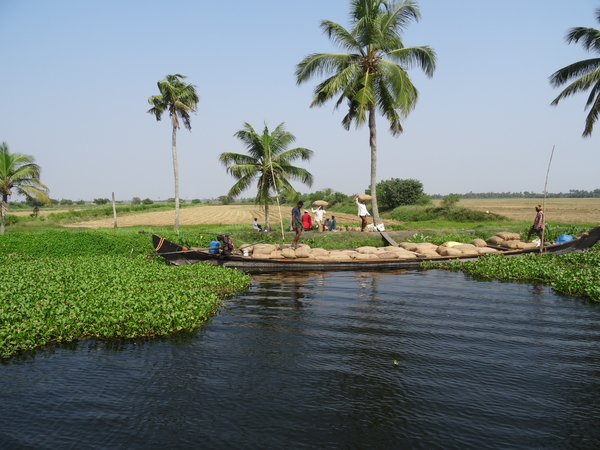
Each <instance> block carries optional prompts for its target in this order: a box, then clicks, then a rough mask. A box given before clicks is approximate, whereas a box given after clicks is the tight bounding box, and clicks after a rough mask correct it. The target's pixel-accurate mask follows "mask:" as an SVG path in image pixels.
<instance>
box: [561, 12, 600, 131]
mask: <svg viewBox="0 0 600 450" xmlns="http://www.w3.org/2000/svg"><path fill="white" fill-rule="evenodd" d="M596 20H597V21H598V22H600V8H598V9H596ZM565 40H566V41H567V43H568V44H570V43H571V42H575V43H578V42H579V41H580V40H581V44H582V45H583V48H585V49H586V50H587V51H591V52H593V53H596V54H600V31H598V30H596V29H595V28H584V27H576V28H571V29H570V30H569V31H568V33H567V36H566V37H565ZM571 80H574V81H573V82H572V83H571V84H569V85H568V86H567V87H566V88H565V89H564V90H563V91H562V92H561V93H560V94H559V95H558V97H556V98H555V99H554V101H553V102H552V103H551V104H552V105H554V106H556V105H558V102H560V101H561V100H562V99H563V98H566V97H569V96H571V95H573V94H577V93H579V92H584V91H587V90H588V89H590V88H591V91H590V94H589V96H588V99H587V102H586V104H585V109H588V108H590V112H589V114H588V116H587V118H586V119H585V129H584V130H583V137H588V136H591V135H592V130H593V128H594V124H595V123H596V121H597V120H598V115H599V114H600V58H591V59H585V60H583V61H579V62H576V63H573V64H570V65H568V66H566V67H563V68H562V69H560V70H557V71H556V72H554V73H553V74H552V75H551V76H550V84H551V85H552V86H553V87H555V88H556V87H560V86H562V85H564V84H565V83H567V82H569V81H571Z"/></svg>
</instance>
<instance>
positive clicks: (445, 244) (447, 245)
mask: <svg viewBox="0 0 600 450" xmlns="http://www.w3.org/2000/svg"><path fill="white" fill-rule="evenodd" d="M455 245H461V242H456V241H446V242H444V243H443V244H442V245H440V247H448V248H452V247H454V246H455Z"/></svg>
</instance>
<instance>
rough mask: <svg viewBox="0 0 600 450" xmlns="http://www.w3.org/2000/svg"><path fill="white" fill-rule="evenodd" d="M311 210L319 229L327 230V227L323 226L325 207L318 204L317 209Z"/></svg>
mask: <svg viewBox="0 0 600 450" xmlns="http://www.w3.org/2000/svg"><path fill="white" fill-rule="evenodd" d="M310 210H311V211H312V212H313V214H314V215H315V223H316V224H317V227H318V228H319V231H325V228H324V227H323V214H325V210H324V209H323V207H322V206H317V209H312V208H311V209H310Z"/></svg>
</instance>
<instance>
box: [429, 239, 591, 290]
mask: <svg viewBox="0 0 600 450" xmlns="http://www.w3.org/2000/svg"><path fill="white" fill-rule="evenodd" d="M422 267H423V268H425V269H447V270H460V271H463V272H465V273H468V274H469V275H472V276H473V277H477V278H496V279H499V280H507V281H526V282H529V283H543V284H548V285H550V286H552V288H553V289H554V290H555V291H556V292H558V293H559V294H564V295H571V296H577V297H586V298H590V299H592V300H595V301H600V248H599V247H598V246H595V247H592V249H591V250H589V251H588V252H586V253H569V254H566V255H531V254H530V255H522V256H519V257H514V258H508V257H505V256H501V255H488V256H485V257H483V258H480V259H479V260H477V261H465V262H460V261H452V262H445V263H430V262H425V263H423V264H422Z"/></svg>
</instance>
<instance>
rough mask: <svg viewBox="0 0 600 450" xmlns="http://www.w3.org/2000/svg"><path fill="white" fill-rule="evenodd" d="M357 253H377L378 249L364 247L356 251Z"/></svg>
mask: <svg viewBox="0 0 600 450" xmlns="http://www.w3.org/2000/svg"><path fill="white" fill-rule="evenodd" d="M356 251H357V252H358V253H365V254H366V253H375V252H376V251H377V247H369V246H364V247H358V248H357V249H356Z"/></svg>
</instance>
